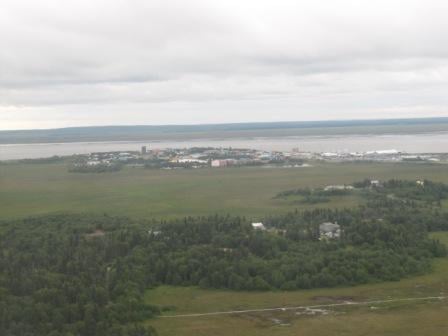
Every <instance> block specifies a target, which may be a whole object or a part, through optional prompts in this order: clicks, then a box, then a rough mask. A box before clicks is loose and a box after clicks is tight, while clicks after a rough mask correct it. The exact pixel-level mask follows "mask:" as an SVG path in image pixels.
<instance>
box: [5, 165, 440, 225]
mask: <svg viewBox="0 0 448 336" xmlns="http://www.w3.org/2000/svg"><path fill="white" fill-rule="evenodd" d="M447 172H448V167H447V166H445V165H430V164H416V163H408V164H380V163H375V164H369V163H347V164H322V163H321V164H316V165H315V166H314V167H309V168H291V169H280V168H277V169H272V168H261V167H257V168H229V169H196V170H176V171H165V170H144V169H141V168H126V169H124V170H123V171H120V172H117V173H104V174H95V173H91V174H76V173H68V172H67V169H66V167H65V165H63V164H10V165H0V218H14V217H24V216H28V215H39V214H46V213H53V212H75V213H79V212H92V213H105V212H106V213H109V214H112V215H125V216H131V217H140V218H144V217H158V218H161V217H165V218H166V217H174V216H186V215H203V214H214V213H231V214H235V215H245V216H249V217H253V218H259V217H262V216H264V215H266V214H275V213H284V212H286V211H289V210H293V209H295V208H300V209H306V208H311V207H320V206H325V207H350V206H353V205H355V204H356V203H357V202H359V199H358V198H356V197H341V198H336V199H333V200H332V201H331V202H329V203H326V204H324V205H321V204H316V205H311V204H293V202H285V201H284V200H279V199H273V197H274V196H275V195H276V194H277V193H278V192H280V191H284V190H288V189H292V188H304V187H319V186H325V185H328V184H342V183H351V182H353V181H356V180H360V179H363V178H366V177H367V178H369V177H371V178H373V177H374V178H378V179H388V178H392V177H393V178H404V179H417V178H418V179H422V178H428V179H432V180H435V181H444V182H448V174H447Z"/></svg>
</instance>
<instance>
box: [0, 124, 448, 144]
mask: <svg viewBox="0 0 448 336" xmlns="http://www.w3.org/2000/svg"><path fill="white" fill-rule="evenodd" d="M441 131H448V118H424V119H387V120H341V121H306V122H266V123H238V124H213V125H165V126H101V127H72V128H59V129H46V130H20V131H0V143H2V144H8V143H9V144H12V143H45V142H78V141H79V142H82V141H133V140H135V141H137V140H167V139H173V140H182V139H185V140H186V139H200V138H229V137H267V136H294V135H297V136H300V135H339V134H358V133H359V134H366V133H374V134H392V133H393V134H396V133H423V132H441Z"/></svg>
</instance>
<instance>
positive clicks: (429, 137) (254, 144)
mask: <svg viewBox="0 0 448 336" xmlns="http://www.w3.org/2000/svg"><path fill="white" fill-rule="evenodd" d="M141 146H147V147H148V148H152V149H154V148H160V149H163V148H186V147H195V146H196V147H234V148H253V149H262V150H267V151H271V150H279V151H290V150H291V149H292V148H299V149H300V150H301V151H311V152H366V151H373V150H384V149H396V150H400V151H403V152H407V153H447V152H448V132H440V133H427V134H400V135H346V136H340V135H338V136H306V137H305V136H291V137H254V138H233V139H198V140H188V141H125V142H121V141H108V142H71V143H41V144H8V145H0V160H17V159H34V158H43V157H50V156H53V155H60V156H63V155H72V154H87V153H91V152H108V151H131V150H134V151H138V150H140V148H141Z"/></svg>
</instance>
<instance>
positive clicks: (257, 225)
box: [252, 223, 266, 230]
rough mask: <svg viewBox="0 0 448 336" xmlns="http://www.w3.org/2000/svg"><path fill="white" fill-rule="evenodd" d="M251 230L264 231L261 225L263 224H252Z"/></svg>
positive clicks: (264, 228)
mask: <svg viewBox="0 0 448 336" xmlns="http://www.w3.org/2000/svg"><path fill="white" fill-rule="evenodd" d="M252 228H253V229H254V230H266V227H265V226H264V225H263V223H252Z"/></svg>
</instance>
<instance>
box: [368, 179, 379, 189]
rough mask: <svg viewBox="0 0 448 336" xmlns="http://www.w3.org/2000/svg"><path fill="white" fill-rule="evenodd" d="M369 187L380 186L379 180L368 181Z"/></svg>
mask: <svg viewBox="0 0 448 336" xmlns="http://www.w3.org/2000/svg"><path fill="white" fill-rule="evenodd" d="M370 185H371V186H372V187H378V186H379V185H380V181H379V180H370Z"/></svg>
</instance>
